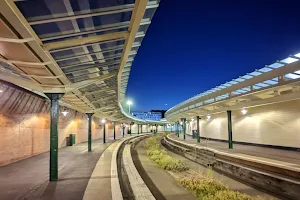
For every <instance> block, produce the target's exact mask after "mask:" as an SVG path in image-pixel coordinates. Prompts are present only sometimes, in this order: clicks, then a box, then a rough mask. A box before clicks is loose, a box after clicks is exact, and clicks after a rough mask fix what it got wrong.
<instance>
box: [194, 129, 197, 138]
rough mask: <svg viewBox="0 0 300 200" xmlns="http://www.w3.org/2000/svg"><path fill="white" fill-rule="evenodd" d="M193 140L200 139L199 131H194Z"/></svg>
mask: <svg viewBox="0 0 300 200" xmlns="http://www.w3.org/2000/svg"><path fill="white" fill-rule="evenodd" d="M193 138H198V131H197V130H193Z"/></svg>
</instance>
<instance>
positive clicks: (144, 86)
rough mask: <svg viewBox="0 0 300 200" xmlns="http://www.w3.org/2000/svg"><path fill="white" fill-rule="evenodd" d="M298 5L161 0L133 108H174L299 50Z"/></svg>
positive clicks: (138, 61)
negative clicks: (182, 102)
mask: <svg viewBox="0 0 300 200" xmlns="http://www.w3.org/2000/svg"><path fill="white" fill-rule="evenodd" d="M299 6H300V2H299V1H291V0H273V1H269V0H260V1H257V0H244V1H238V0H218V1H217V0H210V1H208V0H207V1H204V0H198V1H192V0H186V1H179V0H161V3H160V6H159V8H158V9H157V11H156V14H155V15H154V17H153V19H152V23H151V25H150V27H149V29H148V31H147V34H146V37H145V38H144V40H143V42H142V46H141V47H140V48H139V52H138V54H137V56H136V57H135V60H134V62H133V65H132V70H131V74H130V78H129V83H128V89H127V95H126V96H127V97H129V98H131V99H132V100H133V102H134V105H133V107H132V110H139V111H148V110H151V109H169V108H170V107H172V106H174V105H176V104H177V103H180V102H181V101H184V100H186V99H187V98H189V97H191V96H194V95H195V94H198V93H201V92H204V91H205V90H208V89H211V88H213V87H215V86H217V85H220V84H222V83H225V82H226V81H230V80H232V79H234V78H237V77H239V76H242V75H245V74H246V73H249V72H252V71H254V70H255V69H259V68H262V67H263V66H264V65H266V64H272V63H274V62H275V61H276V60H279V59H283V58H285V57H287V56H288V55H290V54H295V53H299V52H300V26H299V19H300V12H299ZM165 104H167V105H165Z"/></svg>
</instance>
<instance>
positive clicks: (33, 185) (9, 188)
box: [0, 138, 114, 200]
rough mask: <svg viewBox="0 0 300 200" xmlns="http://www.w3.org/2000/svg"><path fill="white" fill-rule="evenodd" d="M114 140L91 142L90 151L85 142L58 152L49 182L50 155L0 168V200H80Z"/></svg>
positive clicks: (47, 153) (46, 154) (40, 155)
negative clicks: (54, 173) (55, 169)
mask: <svg viewBox="0 0 300 200" xmlns="http://www.w3.org/2000/svg"><path fill="white" fill-rule="evenodd" d="M113 141H114V140H113V138H107V143H106V144H103V143H102V139H99V140H94V141H93V145H92V150H93V151H92V152H87V146H88V144H87V143H86V142H85V143H80V144H77V145H75V146H72V147H65V148H61V149H59V152H58V155H59V156H58V163H59V181H56V182H49V181H48V179H49V177H48V176H49V152H46V153H43V154H39V155H37V156H34V157H31V158H27V159H24V160H21V161H18V162H15V163H12V164H10V165H7V166H4V167H0V199H1V200H2V199H3V200H21V199H22V200H35V199H45V200H46V199H47V200H48V199H63V200H77V199H78V200H81V199H82V198H83V195H84V192H85V189H86V187H87V184H88V182H89V179H90V177H91V174H92V172H93V170H94V168H95V166H96V164H97V161H98V160H99V158H100V156H101V155H102V153H103V152H104V151H105V150H106V149H107V147H109V146H110V145H111V143H112V142H113ZM108 175H110V171H109V174H108ZM103 178H105V177H103ZM106 178H108V179H109V176H108V177H106ZM109 185H110V179H109Z"/></svg>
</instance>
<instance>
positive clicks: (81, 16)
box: [29, 7, 132, 25]
mask: <svg viewBox="0 0 300 200" xmlns="http://www.w3.org/2000/svg"><path fill="white" fill-rule="evenodd" d="M129 11H132V7H130V8H123V9H118V10H109V11H102V12H95V13H88V14H81V15H73V16H67V17H59V18H50V19H46V20H38V21H32V22H29V24H30V25H38V24H46V23H53V22H61V21H67V20H73V19H82V18H87V17H96V16H102V15H110V14H116V13H121V12H129Z"/></svg>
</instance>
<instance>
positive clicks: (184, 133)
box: [182, 118, 186, 140]
mask: <svg viewBox="0 0 300 200" xmlns="http://www.w3.org/2000/svg"><path fill="white" fill-rule="evenodd" d="M182 120H183V122H182V123H183V139H184V140H185V137H186V118H182Z"/></svg>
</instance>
